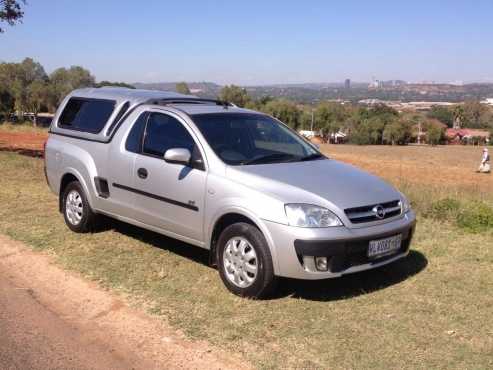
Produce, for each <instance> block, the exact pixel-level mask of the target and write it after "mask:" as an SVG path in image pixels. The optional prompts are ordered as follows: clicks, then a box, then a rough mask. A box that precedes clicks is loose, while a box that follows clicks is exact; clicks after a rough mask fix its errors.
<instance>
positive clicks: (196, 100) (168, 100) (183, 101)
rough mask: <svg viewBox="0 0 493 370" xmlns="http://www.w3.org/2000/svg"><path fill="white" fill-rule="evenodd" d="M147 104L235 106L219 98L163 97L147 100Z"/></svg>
mask: <svg viewBox="0 0 493 370" xmlns="http://www.w3.org/2000/svg"><path fill="white" fill-rule="evenodd" d="M146 103H147V104H156V105H173V104H215V105H221V106H223V107H224V108H228V107H234V106H235V105H234V104H232V103H230V102H227V101H223V100H217V99H205V98H163V99H150V100H149V101H147V102H146Z"/></svg>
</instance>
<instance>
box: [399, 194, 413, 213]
mask: <svg viewBox="0 0 493 370" xmlns="http://www.w3.org/2000/svg"><path fill="white" fill-rule="evenodd" d="M400 203H401V210H402V213H403V214H404V213H407V212H409V211H410V210H411V203H409V200H408V199H407V198H406V196H405V195H404V194H402V193H401V201H400Z"/></svg>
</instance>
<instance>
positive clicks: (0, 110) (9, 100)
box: [0, 88, 15, 120]
mask: <svg viewBox="0 0 493 370" xmlns="http://www.w3.org/2000/svg"><path fill="white" fill-rule="evenodd" d="M14 104H15V100H14V97H13V96H12V95H11V94H10V91H8V90H7V89H1V88H0V120H5V119H6V118H8V117H9V116H10V114H11V113H12V112H13V110H14Z"/></svg>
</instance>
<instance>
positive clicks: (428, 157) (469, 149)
mask: <svg viewBox="0 0 493 370" xmlns="http://www.w3.org/2000/svg"><path fill="white" fill-rule="evenodd" d="M322 151H323V152H324V153H326V154H328V155H329V156H330V157H333V158H335V159H338V160H341V161H345V162H348V163H352V164H354V165H357V166H359V167H361V168H364V169H366V170H368V171H370V172H372V173H374V174H376V175H378V176H382V177H383V178H385V179H387V180H389V181H390V182H392V183H393V184H395V185H396V186H397V187H400V186H408V185H416V186H419V187H424V188H439V189H443V190H444V192H445V193H448V194H450V193H453V194H465V195H467V194H468V193H470V194H472V195H473V196H474V197H486V198H490V197H491V196H492V195H493V176H491V174H478V173H476V169H477V168H478V166H479V163H480V160H481V154H482V147H474V146H454V145H448V146H443V145H442V146H435V147H431V146H421V147H420V146H397V147H392V146H375V145H374V146H356V145H323V146H322Z"/></svg>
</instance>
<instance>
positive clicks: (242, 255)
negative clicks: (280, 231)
mask: <svg viewBox="0 0 493 370" xmlns="http://www.w3.org/2000/svg"><path fill="white" fill-rule="evenodd" d="M217 253H218V255H217V261H218V267H219V274H220V276H221V279H222V281H223V283H224V284H225V285H226V287H227V288H228V289H229V290H230V291H231V292H233V293H234V294H237V295H239V296H242V297H249V298H262V297H266V296H267V295H269V294H270V293H272V291H273V290H274V288H275V285H276V278H275V276H274V267H273V263H272V256H271V254H270V249H269V246H268V245H267V242H266V240H265V238H264V236H263V235H262V233H261V232H260V230H259V229H257V228H256V227H255V226H253V225H251V224H248V223H243V222H241V223H236V224H233V225H231V226H228V227H227V228H226V229H225V230H224V231H223V232H222V233H221V235H220V237H219V240H218V245H217Z"/></svg>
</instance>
